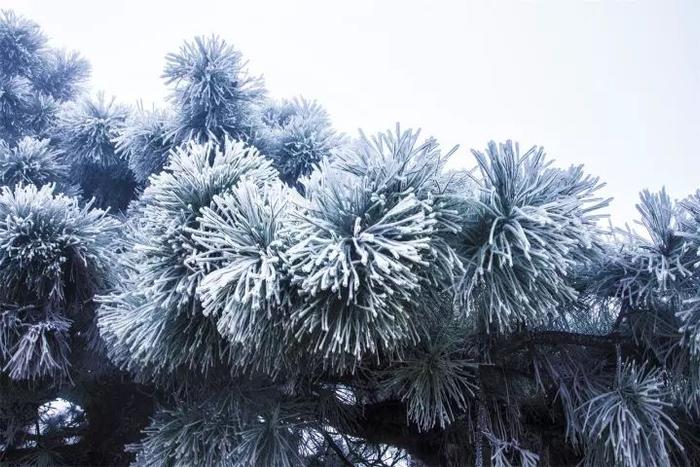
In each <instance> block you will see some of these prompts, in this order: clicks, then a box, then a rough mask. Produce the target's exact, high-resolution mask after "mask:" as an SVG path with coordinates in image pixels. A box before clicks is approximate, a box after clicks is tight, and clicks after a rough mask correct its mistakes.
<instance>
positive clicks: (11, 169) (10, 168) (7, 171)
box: [0, 137, 68, 187]
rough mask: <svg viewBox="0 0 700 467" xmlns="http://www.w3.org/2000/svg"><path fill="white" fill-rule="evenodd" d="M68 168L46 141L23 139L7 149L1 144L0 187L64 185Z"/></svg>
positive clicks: (6, 146)
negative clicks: (54, 183)
mask: <svg viewBox="0 0 700 467" xmlns="http://www.w3.org/2000/svg"><path fill="white" fill-rule="evenodd" d="M67 178H68V166H67V165H66V163H65V162H64V160H63V158H62V156H61V154H60V153H59V151H57V150H56V149H54V148H52V147H51V146H50V145H49V140H48V139H35V138H31V137H25V138H23V139H21V140H20V141H19V142H18V143H17V145H16V146H15V147H13V148H10V147H9V146H8V145H7V144H5V143H4V142H2V141H0V184H1V185H7V186H15V185H17V184H20V183H22V184H25V185H27V184H32V185H36V186H39V187H41V186H43V185H46V184H48V183H51V182H65V181H67Z"/></svg>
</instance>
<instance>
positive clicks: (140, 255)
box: [0, 13, 700, 466]
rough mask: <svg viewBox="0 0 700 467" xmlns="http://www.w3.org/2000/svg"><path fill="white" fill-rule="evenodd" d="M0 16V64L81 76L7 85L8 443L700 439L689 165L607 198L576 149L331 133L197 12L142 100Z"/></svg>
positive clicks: (60, 459)
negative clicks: (460, 162)
mask: <svg viewBox="0 0 700 467" xmlns="http://www.w3.org/2000/svg"><path fill="white" fill-rule="evenodd" d="M0 38H1V40H0V46H1V47H2V48H3V50H8V51H9V52H8V53H7V54H5V55H3V62H2V67H3V68H2V69H3V76H2V80H3V81H2V83H11V86H10V85H8V86H9V87H8V88H7V89H10V90H12V89H19V88H21V87H22V86H25V87H27V86H38V89H46V95H47V96H49V95H50V96H52V99H59V97H60V98H61V99H63V100H64V101H70V102H64V103H61V104H60V109H58V110H57V111H56V116H55V117H52V118H51V119H44V120H42V121H46V122H50V124H48V126H47V127H46V128H42V129H41V130H39V129H36V128H35V127H31V128H30V127H29V126H26V124H25V123H22V124H21V125H20V124H19V122H25V121H30V119H27V118H25V117H24V116H23V115H26V114H27V113H26V112H25V113H22V112H24V111H22V112H20V109H21V108H24V107H21V106H17V105H15V102H19V101H18V100H17V99H14V100H13V99H12V98H11V97H12V96H13V95H18V92H19V91H13V92H15V94H3V96H5V95H7V96H9V97H7V99H6V101H7V102H6V103H3V107H2V109H0V110H2V111H3V112H4V113H3V122H4V125H6V127H7V129H5V130H3V131H4V132H5V133H3V134H4V135H6V137H5V138H4V139H5V140H6V142H5V143H3V144H2V145H0V177H2V180H3V183H4V184H5V185H6V187H5V188H4V189H3V192H2V195H1V196H0V277H2V278H3V284H4V285H5V287H4V288H3V291H2V292H0V298H1V299H2V300H1V302H2V307H3V308H2V314H1V315H0V317H2V320H0V363H2V367H1V368H2V378H1V379H0V383H1V384H2V393H1V394H2V400H0V424H1V427H2V429H3V433H5V438H4V440H3V441H2V448H3V450H4V453H3V454H2V456H1V457H0V461H5V462H9V463H12V462H14V463H37V464H38V463H65V464H69V465H71V464H73V465H75V464H92V465H123V464H126V463H129V462H133V463H134V465H143V466H156V465H158V466H160V465H170V466H189V465H271V466H294V465H307V466H329V465H366V466H379V465H405V464H406V463H408V462H411V463H422V464H426V465H471V464H473V465H478V466H481V465H489V464H490V465H495V466H508V465H524V466H532V465H557V466H559V465H579V464H580V463H583V464H585V465H619V466H647V465H659V466H662V465H695V464H696V463H697V461H696V460H695V459H697V458H698V452H697V451H698V446H700V440H699V439H698V435H700V431H699V430H698V415H699V414H698V407H699V406H700V404H698V394H700V386H699V384H698V381H699V380H698V375H699V373H698V364H699V361H698V356H699V355H700V352H699V351H698V349H699V348H700V344H699V343H700V337H699V336H700V334H699V329H700V325H699V324H698V323H700V320H699V319H698V316H700V315H699V314H698V313H699V312H700V305H699V304H700V296H698V290H699V289H700V288H699V287H698V285H699V279H700V276H699V274H700V256H699V255H700V194H696V195H692V196H690V197H688V198H687V199H685V200H682V201H680V202H677V203H675V202H673V201H672V200H671V199H670V198H669V197H668V195H667V194H666V193H665V192H664V191H662V192H660V193H655V194H653V193H648V192H643V193H642V196H641V200H640V203H639V206H638V209H639V215H640V223H641V231H640V232H636V231H633V230H631V229H627V230H619V229H612V228H605V227H604V224H603V223H602V222H601V220H602V219H603V218H604V217H605V207H606V206H607V204H608V202H609V200H605V199H601V198H599V196H598V190H599V189H600V187H601V186H602V184H601V183H600V181H599V180H598V179H597V178H596V177H593V176H590V175H587V174H586V173H585V172H584V170H583V168H582V167H581V166H578V167H571V168H568V169H561V168H557V167H555V166H554V165H553V164H552V163H551V161H550V160H549V159H547V157H546V155H545V153H544V151H543V149H541V148H538V147H534V148H532V149H529V150H527V151H521V150H520V148H519V146H518V145H517V144H514V143H512V142H510V141H508V142H505V143H503V144H496V143H490V144H489V145H488V147H487V148H486V150H485V151H483V152H481V151H473V156H474V160H475V164H476V167H475V168H474V170H470V171H462V172H454V171H448V170H446V169H445V163H446V161H447V160H448V159H449V157H450V156H451V155H452V154H453V153H454V150H453V151H448V152H443V151H442V150H441V149H440V147H439V145H438V143H437V142H436V141H435V140H434V139H432V138H427V139H422V138H421V135H420V133H419V132H417V131H413V130H403V129H401V128H400V127H398V126H397V128H396V130H394V131H388V132H385V133H379V134H376V135H373V136H366V135H364V134H362V133H361V134H360V135H359V137H357V138H353V139H349V138H345V137H343V136H341V135H338V134H336V132H335V131H334V130H333V129H332V127H331V125H330V122H329V118H328V115H327V114H326V113H325V112H324V111H323V109H322V108H321V107H319V106H318V104H316V103H314V102H312V101H307V100H304V99H301V98H298V99H292V100H282V101H272V100H269V99H268V98H267V95H266V92H265V89H264V85H263V82H262V80H261V79H260V78H256V77H252V76H251V75H250V74H249V73H248V72H247V71H246V66H245V62H244V61H243V58H242V56H241V54H240V52H238V51H236V50H235V49H234V48H232V47H231V46H230V45H228V44H227V43H226V42H225V41H223V40H222V39H220V38H217V37H215V36H212V37H208V38H197V39H195V40H194V41H193V42H186V43H185V44H184V45H183V46H182V47H181V49H180V50H179V51H178V52H177V53H174V54H171V55H168V56H167V57H166V66H165V72H164V78H165V81H166V84H168V85H169V86H170V87H171V91H172V92H171V97H170V99H169V101H168V105H167V106H166V107H164V108H162V109H159V108H154V109H153V110H144V109H143V108H141V107H140V106H138V107H136V108H135V109H130V108H126V107H122V106H120V105H119V104H116V103H114V102H113V101H111V100H106V99H105V98H103V97H101V96H99V95H98V97H97V98H96V99H94V98H93V99H91V98H88V97H86V96H84V95H80V96H78V95H77V94H76V92H75V91H74V92H73V93H72V94H71V93H69V92H68V91H62V92H60V91H57V90H55V89H54V88H53V87H51V86H54V85H55V86H59V87H60V86H68V85H61V84H60V83H62V82H69V81H70V82H71V83H74V80H73V81H72V80H70V79H65V80H60V79H56V80H46V79H43V80H38V79H37V80H36V81H32V80H31V79H30V77H31V76H34V75H32V74H31V73H34V72H31V73H30V71H27V70H34V69H37V66H38V65H36V63H37V60H39V61H41V57H42V56H43V55H42V53H40V51H41V50H43V47H45V45H44V44H45V41H44V40H43V38H42V37H41V35H40V33H39V31H38V29H37V28H36V26H35V25H33V23H31V22H28V21H26V20H24V19H21V18H18V17H16V16H15V15H13V14H12V13H5V16H4V17H3V22H2V23H1V24H0ZM32 47H33V48H32ZM26 51H30V52H27V53H25V52H26ZM71 56H72V57H73V56H74V55H71ZM61 69H66V70H68V69H72V68H71V67H63V68H61ZM64 74H67V72H65V73H61V75H62V76H63V75H64ZM37 76H38V75H37ZM17 83H19V84H17ZM49 83H51V86H50V85H49ZM13 86H14V87H13ZM18 86H19V87H18ZM71 86H73V85H71ZM49 89H51V90H52V91H51V92H49ZM70 89H77V88H75V87H71V88H70ZM56 96H59V97H56ZM3 98H5V97H3ZM12 105H15V107H12ZM26 108H27V109H28V108H29V107H26ZM6 110H7V111H6ZM27 112H28V111H27ZM32 121H33V120H32ZM25 128H29V129H25ZM40 131H44V132H45V133H40ZM44 134H45V136H42V137H41V138H39V137H38V136H37V135H44ZM32 138H34V139H32ZM42 138H43V139H42ZM73 184H75V185H77V186H73ZM93 198H94V200H93V201H90V199H93ZM94 204H96V205H97V206H99V207H104V208H110V209H111V210H110V211H104V210H101V209H96V208H94V207H93V205H94ZM57 397H61V398H62V399H63V400H65V401H66V402H63V403H62V407H60V408H58V409H57V408H56V404H55V403H54V402H55V399H56V398H57ZM148 418H150V421H148V420H147V419H148Z"/></svg>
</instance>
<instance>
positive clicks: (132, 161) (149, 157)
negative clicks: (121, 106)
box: [116, 108, 173, 183]
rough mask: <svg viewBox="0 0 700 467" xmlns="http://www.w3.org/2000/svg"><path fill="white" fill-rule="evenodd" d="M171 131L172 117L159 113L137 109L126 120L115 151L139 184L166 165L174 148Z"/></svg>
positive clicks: (154, 110)
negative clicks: (127, 162)
mask: <svg viewBox="0 0 700 467" xmlns="http://www.w3.org/2000/svg"><path fill="white" fill-rule="evenodd" d="M172 127H173V117H172V115H170V113H169V112H168V111H164V110H159V109H153V110H150V111H149V110H144V109H142V108H138V109H136V110H135V111H134V112H132V113H131V114H130V115H129V117H128V118H127V119H126V122H125V124H124V126H123V128H122V129H121V131H120V132H119V135H118V136H117V137H116V149H117V152H118V153H120V154H123V155H124V157H125V158H126V159H127V160H128V161H129V168H130V169H131V170H132V171H133V173H134V177H135V178H136V180H137V181H138V182H139V183H145V182H146V181H147V180H148V178H149V177H150V176H151V175H153V174H157V173H159V172H160V171H161V170H163V167H165V165H166V164H167V162H168V155H169V152H170V150H171V149H172V148H173V141H172V138H171V136H170V133H171V131H172Z"/></svg>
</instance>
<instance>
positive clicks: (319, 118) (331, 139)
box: [261, 99, 343, 185]
mask: <svg viewBox="0 0 700 467" xmlns="http://www.w3.org/2000/svg"><path fill="white" fill-rule="evenodd" d="M261 118H262V121H263V123H264V124H265V130H264V133H265V135H264V137H263V140H264V142H263V148H264V152H265V155H266V156H268V157H270V158H272V160H273V161H274V164H275V167H276V168H277V170H279V172H280V177H281V178H282V180H283V181H284V182H286V183H288V184H290V185H294V184H295V183H296V182H297V180H299V179H300V178H302V177H305V176H307V175H309V174H311V172H312V171H313V170H314V169H315V168H316V167H317V166H318V164H319V163H320V162H321V161H322V160H326V159H329V158H330V157H331V156H332V154H333V152H334V151H335V150H336V149H338V148H339V147H340V146H341V144H342V143H343V139H342V138H341V137H340V136H339V135H338V134H337V133H336V132H335V131H334V130H333V128H332V126H331V122H330V119H329V118H328V114H327V113H326V111H325V110H324V109H323V108H322V107H321V106H320V105H319V104H317V103H316V102H313V101H307V100H304V99H293V100H283V101H279V102H270V103H269V104H268V105H267V106H266V107H265V108H264V109H263V110H262V112H261Z"/></svg>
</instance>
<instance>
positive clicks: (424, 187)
mask: <svg viewBox="0 0 700 467" xmlns="http://www.w3.org/2000/svg"><path fill="white" fill-rule="evenodd" d="M416 140H417V134H414V133H413V132H411V131H407V132H403V133H402V132H400V130H397V133H396V134H392V133H387V134H381V135H379V136H378V137H377V138H376V139H375V140H374V141H373V142H372V141H370V140H367V139H364V140H363V141H362V142H361V143H360V146H359V147H358V149H357V150H356V151H354V152H350V153H348V154H346V155H345V157H343V158H339V159H338V160H337V161H336V162H334V163H332V164H325V165H322V166H321V169H320V171H319V172H318V174H316V175H315V176H312V177H311V179H309V180H308V181H307V182H306V183H305V186H304V188H305V190H306V194H307V199H308V203H307V205H306V206H305V207H304V209H305V211H306V214H305V215H304V216H303V218H302V220H301V222H300V224H299V226H298V233H297V238H298V240H297V243H296V245H294V246H293V247H292V249H291V250H290V262H291V264H292V269H291V273H292V276H293V282H294V283H295V284H297V286H298V287H299V293H300V294H301V295H302V297H304V304H302V305H301V306H299V307H298V308H297V309H296V310H295V311H294V312H293V314H292V318H293V320H294V321H295V322H296V325H297V328H298V329H297V331H296V335H297V337H298V338H299V339H301V338H303V337H304V336H305V335H308V336H309V337H310V342H311V348H310V350H312V351H313V352H318V353H320V354H321V355H324V356H325V357H326V358H327V359H329V361H341V362H345V363H352V362H353V360H355V361H357V360H360V359H362V358H363V357H364V356H365V355H366V354H376V353H377V352H378V351H379V350H380V349H391V348H393V347H394V346H395V345H396V344H397V343H399V342H401V341H405V340H413V339H415V338H416V332H415V327H414V323H413V321H412V317H411V315H410V312H409V311H408V309H407V307H406V305H407V304H408V303H409V302H410V301H411V299H413V298H415V297H416V295H417V294H419V293H420V292H421V287H422V286H425V285H426V284H427V281H426V277H429V276H431V274H432V272H431V270H430V261H431V259H432V258H433V257H434V255H435V254H436V250H435V248H433V245H434V240H435V239H436V238H437V237H439V235H440V229H439V228H438V226H439V221H438V215H437V212H436V211H438V210H439V209H440V208H439V205H435V204H434V203H433V201H434V198H433V196H432V193H430V190H429V187H430V186H431V183H430V182H431V180H434V178H435V177H436V176H437V170H436V169H437V168H438V167H439V166H440V160H439V157H438V156H439V153H438V150H437V148H436V147H435V145H434V144H432V145H431V144H427V145H422V146H419V145H417V144H416ZM370 158H371V159H370ZM370 161H371V162H370ZM427 161H430V163H425V162H427ZM364 162H369V164H364ZM346 360H347V362H346ZM341 366H342V364H341Z"/></svg>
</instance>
